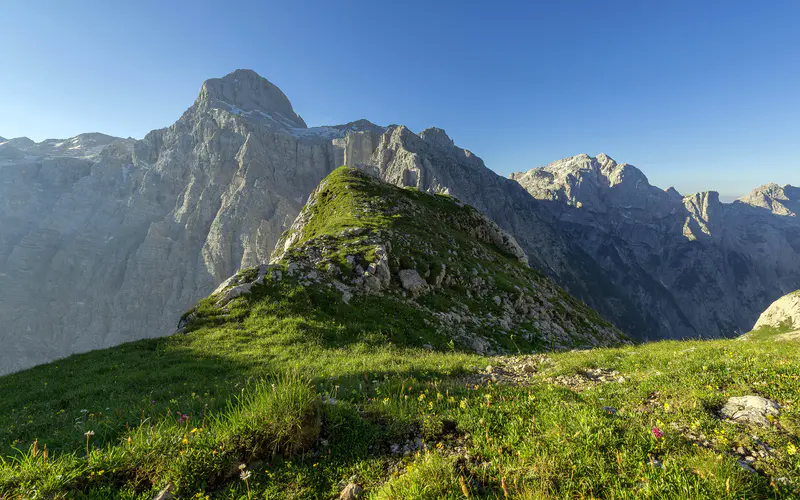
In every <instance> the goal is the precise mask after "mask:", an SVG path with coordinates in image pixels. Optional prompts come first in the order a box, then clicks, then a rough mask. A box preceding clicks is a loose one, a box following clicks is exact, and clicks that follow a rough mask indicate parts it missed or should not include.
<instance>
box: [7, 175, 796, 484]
mask: <svg viewBox="0 0 800 500" xmlns="http://www.w3.org/2000/svg"><path fill="white" fill-rule="evenodd" d="M318 194H319V200H321V201H319V200H318V201H319V202H318V203H317V204H316V205H314V206H311V207H310V208H309V212H310V213H311V214H312V215H313V216H312V217H311V221H310V222H309V223H308V224H307V225H306V226H305V227H304V228H303V230H302V233H297V236H298V238H297V240H296V241H295V242H294V246H292V248H291V249H290V250H289V251H288V252H287V253H286V254H285V258H284V259H283V260H282V261H281V263H280V264H279V268H280V270H281V271H282V272H281V275H282V278H276V277H275V276H274V275H272V274H270V275H268V276H266V277H265V281H264V282H263V283H261V284H257V285H255V286H253V287H252V288H251V289H250V293H249V294H248V295H246V296H242V297H238V298H234V299H233V300H232V301H231V302H229V303H226V304H222V303H221V302H220V301H219V295H217V296H212V297H209V298H207V299H205V300H203V301H201V302H200V303H199V304H198V306H197V308H195V309H194V310H193V311H192V314H191V318H192V320H191V323H190V324H189V326H188V327H187V329H186V332H187V333H186V334H177V335H173V336H171V337H168V338H162V339H155V340H145V341H140V342H134V343H130V344H125V345H122V346H118V347H115V348H112V349H105V350H102V351H95V352H91V353H87V354H82V355H76V356H72V357H70V358H67V359H64V360H61V361H58V362H55V363H50V364H47V365H43V366H39V367H36V368H33V369H30V370H26V371H24V372H20V373H16V374H12V375H9V376H5V377H0V457H3V458H2V463H0V498H3V499H5V498H98V499H100V498H125V499H151V498H153V496H154V495H155V494H156V493H157V492H158V491H159V490H160V489H162V488H164V487H166V486H170V487H171V488H172V490H173V493H174V494H175V495H177V496H178V497H179V498H223V499H241V498H248V499H250V498H309V499H311V498H334V497H336V496H337V495H338V494H339V492H340V491H341V489H342V488H343V487H344V485H345V484H347V483H348V482H354V483H358V484H359V485H361V486H362V487H363V488H364V489H365V495H366V496H367V497H368V498H376V499H403V498H407V499H418V498H423V499H424V498H430V499H434V498H453V499H455V498H512V497H513V498H530V499H538V498H565V499H566V498H593V497H596V498H631V499H634V498H635V499H639V498H653V499H661V498H676V499H678V498H680V499H683V498H701V499H702V498H706V499H724V498H730V499H734V498H736V499H739V498H797V497H800V489H798V485H800V450H798V448H800V438H799V437H798V436H800V408H798V407H797V406H796V405H797V402H798V398H800V346H799V345H798V343H797V342H774V341H772V339H773V337H772V336H769V335H760V336H756V337H754V338H751V339H750V341H738V340H724V341H706V342H659V343H653V344H647V345H641V346H624V347H618V348H602V349H593V350H585V351H571V352H560V353H549V354H541V353H540V354H532V353H533V352H534V351H535V350H536V349H540V348H542V347H546V346H547V343H546V342H542V340H543V339H542V338H541V337H536V335H537V334H538V330H537V328H536V327H535V326H534V325H533V322H530V323H529V324H524V325H520V327H519V329H517V330H516V331H515V332H497V331H496V330H494V329H493V328H488V327H486V328H485V329H486V331H485V332H480V333H481V334H484V333H485V335H486V336H487V338H491V339H493V340H494V341H495V343H494V344H493V345H494V347H495V348H497V349H502V350H505V352H506V354H507V355H506V356H496V357H488V356H487V357H485V356H478V355H475V354H472V353H471V352H467V351H466V350H463V346H461V345H460V344H459V343H457V342H453V338H452V337H451V336H449V335H448V333H447V332H446V331H443V330H442V328H439V327H437V324H436V321H435V317H436V313H437V312H440V311H448V310H450V308H452V307H454V305H455V304H457V303H458V302H462V303H464V304H465V305H466V307H465V310H466V311H469V312H470V313H473V314H485V315H487V316H488V315H489V314H490V313H491V314H492V315H498V316H499V315H500V314H503V312H504V311H503V308H502V307H501V306H500V305H499V304H498V303H497V302H495V300H494V297H492V295H493V294H495V293H497V294H498V295H502V294H503V293H504V292H503V291H499V292H495V291H494V290H492V292H491V293H489V294H487V293H483V294H480V293H477V288H476V287H469V286H463V283H466V281H459V280H460V279H461V277H463V276H468V277H469V278H470V279H473V278H479V279H478V281H477V282H479V283H480V282H489V281H491V282H493V283H495V285H496V286H497V287H499V288H501V289H502V288H505V289H507V290H506V291H505V292H506V293H507V294H509V295H508V296H512V294H513V293H517V292H519V290H520V289H521V288H524V287H527V286H530V287H531V290H534V289H535V290H538V291H542V290H546V292H547V302H548V303H552V304H551V306H552V310H553V311H555V314H554V316H553V318H554V321H560V322H562V323H561V324H566V321H567V320H571V321H570V322H572V320H574V323H576V324H578V325H579V326H582V327H583V326H585V327H586V328H589V329H591V328H592V327H593V325H597V324H600V326H601V327H602V328H605V327H606V326H607V323H605V322H604V321H602V320H601V319H600V318H597V317H596V315H595V314H594V313H593V312H592V311H591V310H590V309H588V308H587V307H586V306H585V305H583V304H581V303H580V302H578V301H575V300H574V299H571V298H570V297H568V296H565V295H564V294H563V292H560V291H558V289H556V288H555V287H553V286H552V284H551V283H549V282H548V281H546V279H545V278H543V277H541V276H539V275H536V274H535V273H532V272H530V271H529V270H527V269H525V268H524V267H523V266H522V265H521V264H520V263H519V262H517V261H515V260H514V259H512V258H510V257H509V256H508V255H504V254H502V253H501V252H499V251H498V250H499V249H494V250H493V249H492V247H491V246H490V245H486V244H483V243H480V244H479V243H477V240H476V239H475V238H474V237H473V236H472V235H471V233H470V232H469V228H468V227H464V224H463V221H464V220H470V219H469V218H464V214H465V213H466V214H467V215H468V214H469V210H471V209H469V208H468V207H466V208H465V207H462V206H461V205H460V204H458V203H457V202H456V201H455V200H453V199H451V198H448V197H444V196H430V195H426V194H424V193H418V192H415V191H409V190H400V189H397V188H393V187H389V186H385V185H381V184H378V183H375V182H373V181H370V180H369V179H367V178H366V177H363V176H360V175H356V174H354V173H353V171H351V170H348V169H340V170H337V171H336V172H334V174H332V176H331V177H329V178H328V184H327V186H326V187H325V189H322V190H320V192H319V193H318ZM459 224H461V225H460V226H459ZM353 227H359V228H363V229H364V230H365V231H366V232H367V233H366V234H365V233H364V232H363V231H362V232H355V233H354V232H348V231H347V230H348V229H351V228H353ZM454 227H455V230H454V229H453V228H454ZM377 233H380V234H381V235H382V236H381V238H383V236H387V235H388V236H387V237H390V243H391V246H392V247H393V248H392V252H391V257H390V259H391V260H390V262H389V266H390V267H391V271H392V273H394V272H396V271H397V270H399V269H414V270H416V271H417V272H418V273H419V274H420V275H421V276H426V278H428V279H429V280H431V281H430V282H429V283H432V282H435V281H436V279H437V276H436V274H435V273H433V272H430V271H432V270H436V269H441V268H442V266H441V264H445V265H446V268H447V270H448V271H447V272H449V273H454V274H455V275H457V276H459V280H455V281H452V282H451V284H450V285H448V286H446V287H442V288H441V289H437V292H436V293H435V294H434V293H431V294H428V295H423V296H420V297H418V298H415V299H414V300H415V301H416V302H412V301H411V299H409V298H408V297H407V296H406V294H405V293H404V292H402V291H401V290H399V288H398V285H397V283H394V282H393V283H392V284H389V285H387V287H388V288H386V289H385V290H384V292H385V293H384V292H382V293H383V294H382V295H374V294H373V295H369V294H367V295H363V294H354V295H353V296H352V298H351V299H350V301H349V303H347V302H344V301H343V300H342V295H341V294H340V292H339V291H338V290H337V289H336V288H335V287H328V286H326V282H324V281H315V280H313V279H311V278H308V275H306V274H305V273H306V272H307V271H303V272H300V273H295V274H291V273H289V272H288V270H289V269H288V268H289V266H290V265H291V264H290V261H292V259H295V258H296V259H302V258H303V257H304V255H311V254H314V255H317V256H318V257H320V258H321V259H323V262H324V260H325V259H327V261H328V262H327V263H329V264H333V265H334V266H338V268H340V269H341V271H342V273H343V274H349V273H355V274H354V275H357V273H358V272H360V271H358V266H359V265H363V267H367V264H368V263H369V262H370V261H373V259H374V258H375V257H376V255H375V253H374V252H375V248H376V244H375V241H377V240H375V239H370V238H372V237H373V236H375V235H376V234H377ZM290 236H291V235H290ZM380 241H386V240H385V239H382V240H380ZM454 248H457V249H458V252H457V255H456V253H454V252H450V251H448V250H452V249H454ZM301 250H302V251H301ZM304 252H305V253H304ZM348 256H350V257H351V258H350V259H348ZM359 262H360V264H359ZM272 269H273V271H274V270H275V269H277V268H272ZM529 272H530V274H527V273H529ZM256 275H257V271H256V270H248V271H244V272H243V273H242V277H247V278H248V279H255V276H256ZM531 276H533V278H531ZM531 280H533V281H531ZM469 283H473V282H472V281H470V282H469ZM482 286H483V285H482ZM493 286H494V285H493ZM465 297H466V298H465ZM462 311H463V309H462ZM464 314H465V315H466V312H464ZM524 329H529V330H530V331H529V333H530V334H531V336H529V340H528V341H525V340H523V339H520V338H519V337H516V336H515V335H514V333H520V331H521V330H524ZM593 331H595V332H596V331H599V330H593ZM610 331H612V333H613V332H614V331H615V330H614V329H610ZM492 336H493V337H492ZM515 337H516V338H515ZM487 365H491V366H490V367H488V368H487ZM749 394H758V395H762V396H764V397H767V398H770V399H774V400H776V401H777V402H779V403H780V404H781V405H782V409H781V415H780V417H778V418H776V419H773V420H772V422H771V424H770V426H769V427H765V428H750V427H745V426H742V425H738V424H734V423H731V422H727V421H724V420H721V419H720V418H719V416H718V413H719V409H720V407H721V406H722V405H723V404H724V402H725V401H726V400H727V399H728V398H729V397H731V396H742V395H749ZM45 450H46V451H45ZM745 456H750V457H751V458H752V460H751V461H750V462H749V466H748V467H752V469H750V470H748V469H747V468H745V467H743V466H742V465H740V464H739V463H738V462H739V461H740V460H745Z"/></svg>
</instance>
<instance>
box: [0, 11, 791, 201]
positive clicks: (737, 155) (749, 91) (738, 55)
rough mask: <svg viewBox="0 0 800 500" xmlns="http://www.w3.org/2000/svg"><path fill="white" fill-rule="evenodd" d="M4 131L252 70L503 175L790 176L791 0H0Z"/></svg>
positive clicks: (47, 133) (149, 120)
mask: <svg viewBox="0 0 800 500" xmlns="http://www.w3.org/2000/svg"><path fill="white" fill-rule="evenodd" d="M0 68H1V69H0V136H4V137H16V136H22V135H25V136H28V137H31V138H32V139H34V140H37V141H38V140H42V139H45V138H63V137H69V136H73V135H76V134H78V133H81V132H89V131H99V132H105V133H108V134H112V135H118V136H133V137H136V138H141V137H142V136H143V135H144V134H145V133H147V132H148V131H149V130H151V129H154V128H160V127H164V126H167V125H170V124H171V123H172V122H174V121H175V120H176V119H177V118H178V117H180V115H181V113H182V112H183V111H184V110H185V109H186V108H187V107H188V106H190V105H191V103H192V101H193V100H194V98H195V96H196V94H197V91H198V89H199V87H200V84H201V83H202V82H203V80H205V79H207V78H211V77H218V76H222V75H224V74H226V73H228V72H230V71H232V70H234V69H236V68H252V69H254V70H256V71H257V72H258V73H260V74H261V75H262V76H264V77H266V78H268V79H270V80H271V81H272V82H273V83H275V84H276V85H278V86H279V87H281V89H283V91H284V92H285V93H286V94H287V95H288V96H289V98H290V99H291V100H292V103H293V104H294V107H295V109H296V110H297V111H298V112H299V113H300V114H301V115H302V116H303V117H304V118H305V119H306V121H307V122H308V123H309V125H312V126H313V125H322V124H335V123H342V122H347V121H351V120H355V119H359V118H367V119H369V120H371V121H373V122H376V123H379V124H391V123H402V124H405V125H407V126H409V128H411V129H412V130H415V131H419V130H421V129H423V128H425V127H428V126H432V125H435V126H439V127H442V128H444V129H446V130H447V131H448V133H449V134H450V136H451V137H453V138H454V139H455V141H456V143H457V144H458V145H460V146H462V147H465V148H467V149H470V150H472V151H474V152H475V153H476V154H478V155H479V156H481V157H482V158H483V159H484V160H485V161H486V163H487V165H488V166H489V167H490V168H492V169H494V170H495V171H497V172H498V173H500V174H502V175H507V174H508V173H509V172H512V171H519V170H527V169H529V168H532V167H535V166H541V165H545V164H547V163H550V162H552V161H555V160H557V159H559V158H563V157H566V156H572V155H575V154H578V153H588V154H591V155H595V154H597V153H600V152H605V153H607V154H609V155H610V156H612V157H613V158H615V159H616V160H617V161H621V162H627V163H632V164H634V165H636V166H638V167H639V168H641V169H642V170H644V172H645V173H646V174H647V175H648V177H649V178H650V180H651V182H652V183H654V184H656V185H659V186H661V187H664V188H666V187H668V186H669V185H675V186H676V187H677V188H678V189H679V190H680V191H682V192H685V193H687V192H694V191H699V190H709V189H715V190H717V191H720V192H721V193H722V194H723V195H738V194H743V193H745V192H747V191H749V190H750V189H751V188H752V187H755V186H756V185H759V184H763V183H766V182H770V181H774V182H778V183H780V184H786V183H791V184H795V185H800V161H798V154H797V153H798V151H797V150H798V145H800V1H797V0H787V1H768V2H754V1H731V0H727V1H703V0H691V1H672V0H670V1H659V2H657V1H643V0H633V1H629V2H623V1H613V0H608V1H598V0H587V1H575V0H573V1H555V0H552V1H547V2H529V1H521V2H503V1H486V0H481V1H476V2H470V1H464V0H461V1H453V2H448V1H438V2H437V1H433V0H428V1H420V2H417V1H412V0H406V1H403V2H383V1H375V0H370V1H347V2H332V1H330V0H328V1H323V2H316V1H315V2H312V1H305V0H304V1H297V2H288V1H281V2H270V1H253V2H244V1H225V2H223V1H219V0H218V1H214V2H208V1H148V0H145V1H135V2H116V1H108V0H104V1H89V0H73V1H64V0H51V1H43V0H4V1H3V2H2V3H0Z"/></svg>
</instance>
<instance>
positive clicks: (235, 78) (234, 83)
mask: <svg viewBox="0 0 800 500" xmlns="http://www.w3.org/2000/svg"><path fill="white" fill-rule="evenodd" d="M195 104H196V105H201V106H203V105H204V106H207V107H210V108H219V109H224V110H226V111H229V112H231V113H233V114H236V115H246V116H256V117H259V116H260V117H262V118H266V119H269V120H274V121H275V122H277V123H278V124H281V125H283V126H286V127H290V128H306V127H307V126H306V122H305V121H303V119H302V118H301V117H300V116H299V115H298V114H297V113H295V112H294V109H293V108H292V103H291V102H289V99H288V98H287V97H286V95H285V94H284V93H283V92H282V91H281V89H279V88H278V87H277V86H275V85H273V84H272V83H271V82H270V81H269V80H267V79H266V78H263V77H261V76H260V75H259V74H258V73H256V72H255V71H253V70H249V69H237V70H236V71H234V72H232V73H229V74H227V75H225V76H224V77H222V78H212V79H210V80H206V81H205V82H204V83H203V86H202V87H201V88H200V94H199V95H198V96H197V101H196V103H195Z"/></svg>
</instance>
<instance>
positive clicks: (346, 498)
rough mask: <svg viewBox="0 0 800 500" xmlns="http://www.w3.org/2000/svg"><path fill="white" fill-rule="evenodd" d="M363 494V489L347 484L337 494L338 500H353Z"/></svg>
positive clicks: (353, 484) (354, 484) (356, 485)
mask: <svg viewBox="0 0 800 500" xmlns="http://www.w3.org/2000/svg"><path fill="white" fill-rule="evenodd" d="M363 492H364V488H362V487H361V486H359V485H358V484H356V483H348V484H347V486H345V487H344V489H343V490H342V492H341V493H340V494H339V500H355V499H356V498H358V497H360V496H361V494H362V493H363Z"/></svg>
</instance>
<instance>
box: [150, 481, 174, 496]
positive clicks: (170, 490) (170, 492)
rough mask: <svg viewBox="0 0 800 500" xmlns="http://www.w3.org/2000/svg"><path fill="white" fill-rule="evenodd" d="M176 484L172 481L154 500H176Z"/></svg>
mask: <svg viewBox="0 0 800 500" xmlns="http://www.w3.org/2000/svg"><path fill="white" fill-rule="evenodd" d="M174 492H175V484H174V483H173V482H172V481H170V482H169V483H167V485H166V486H165V487H164V489H163V490H161V491H159V492H158V495H156V496H154V497H153V500H172V499H173V498H175V494H174Z"/></svg>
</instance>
